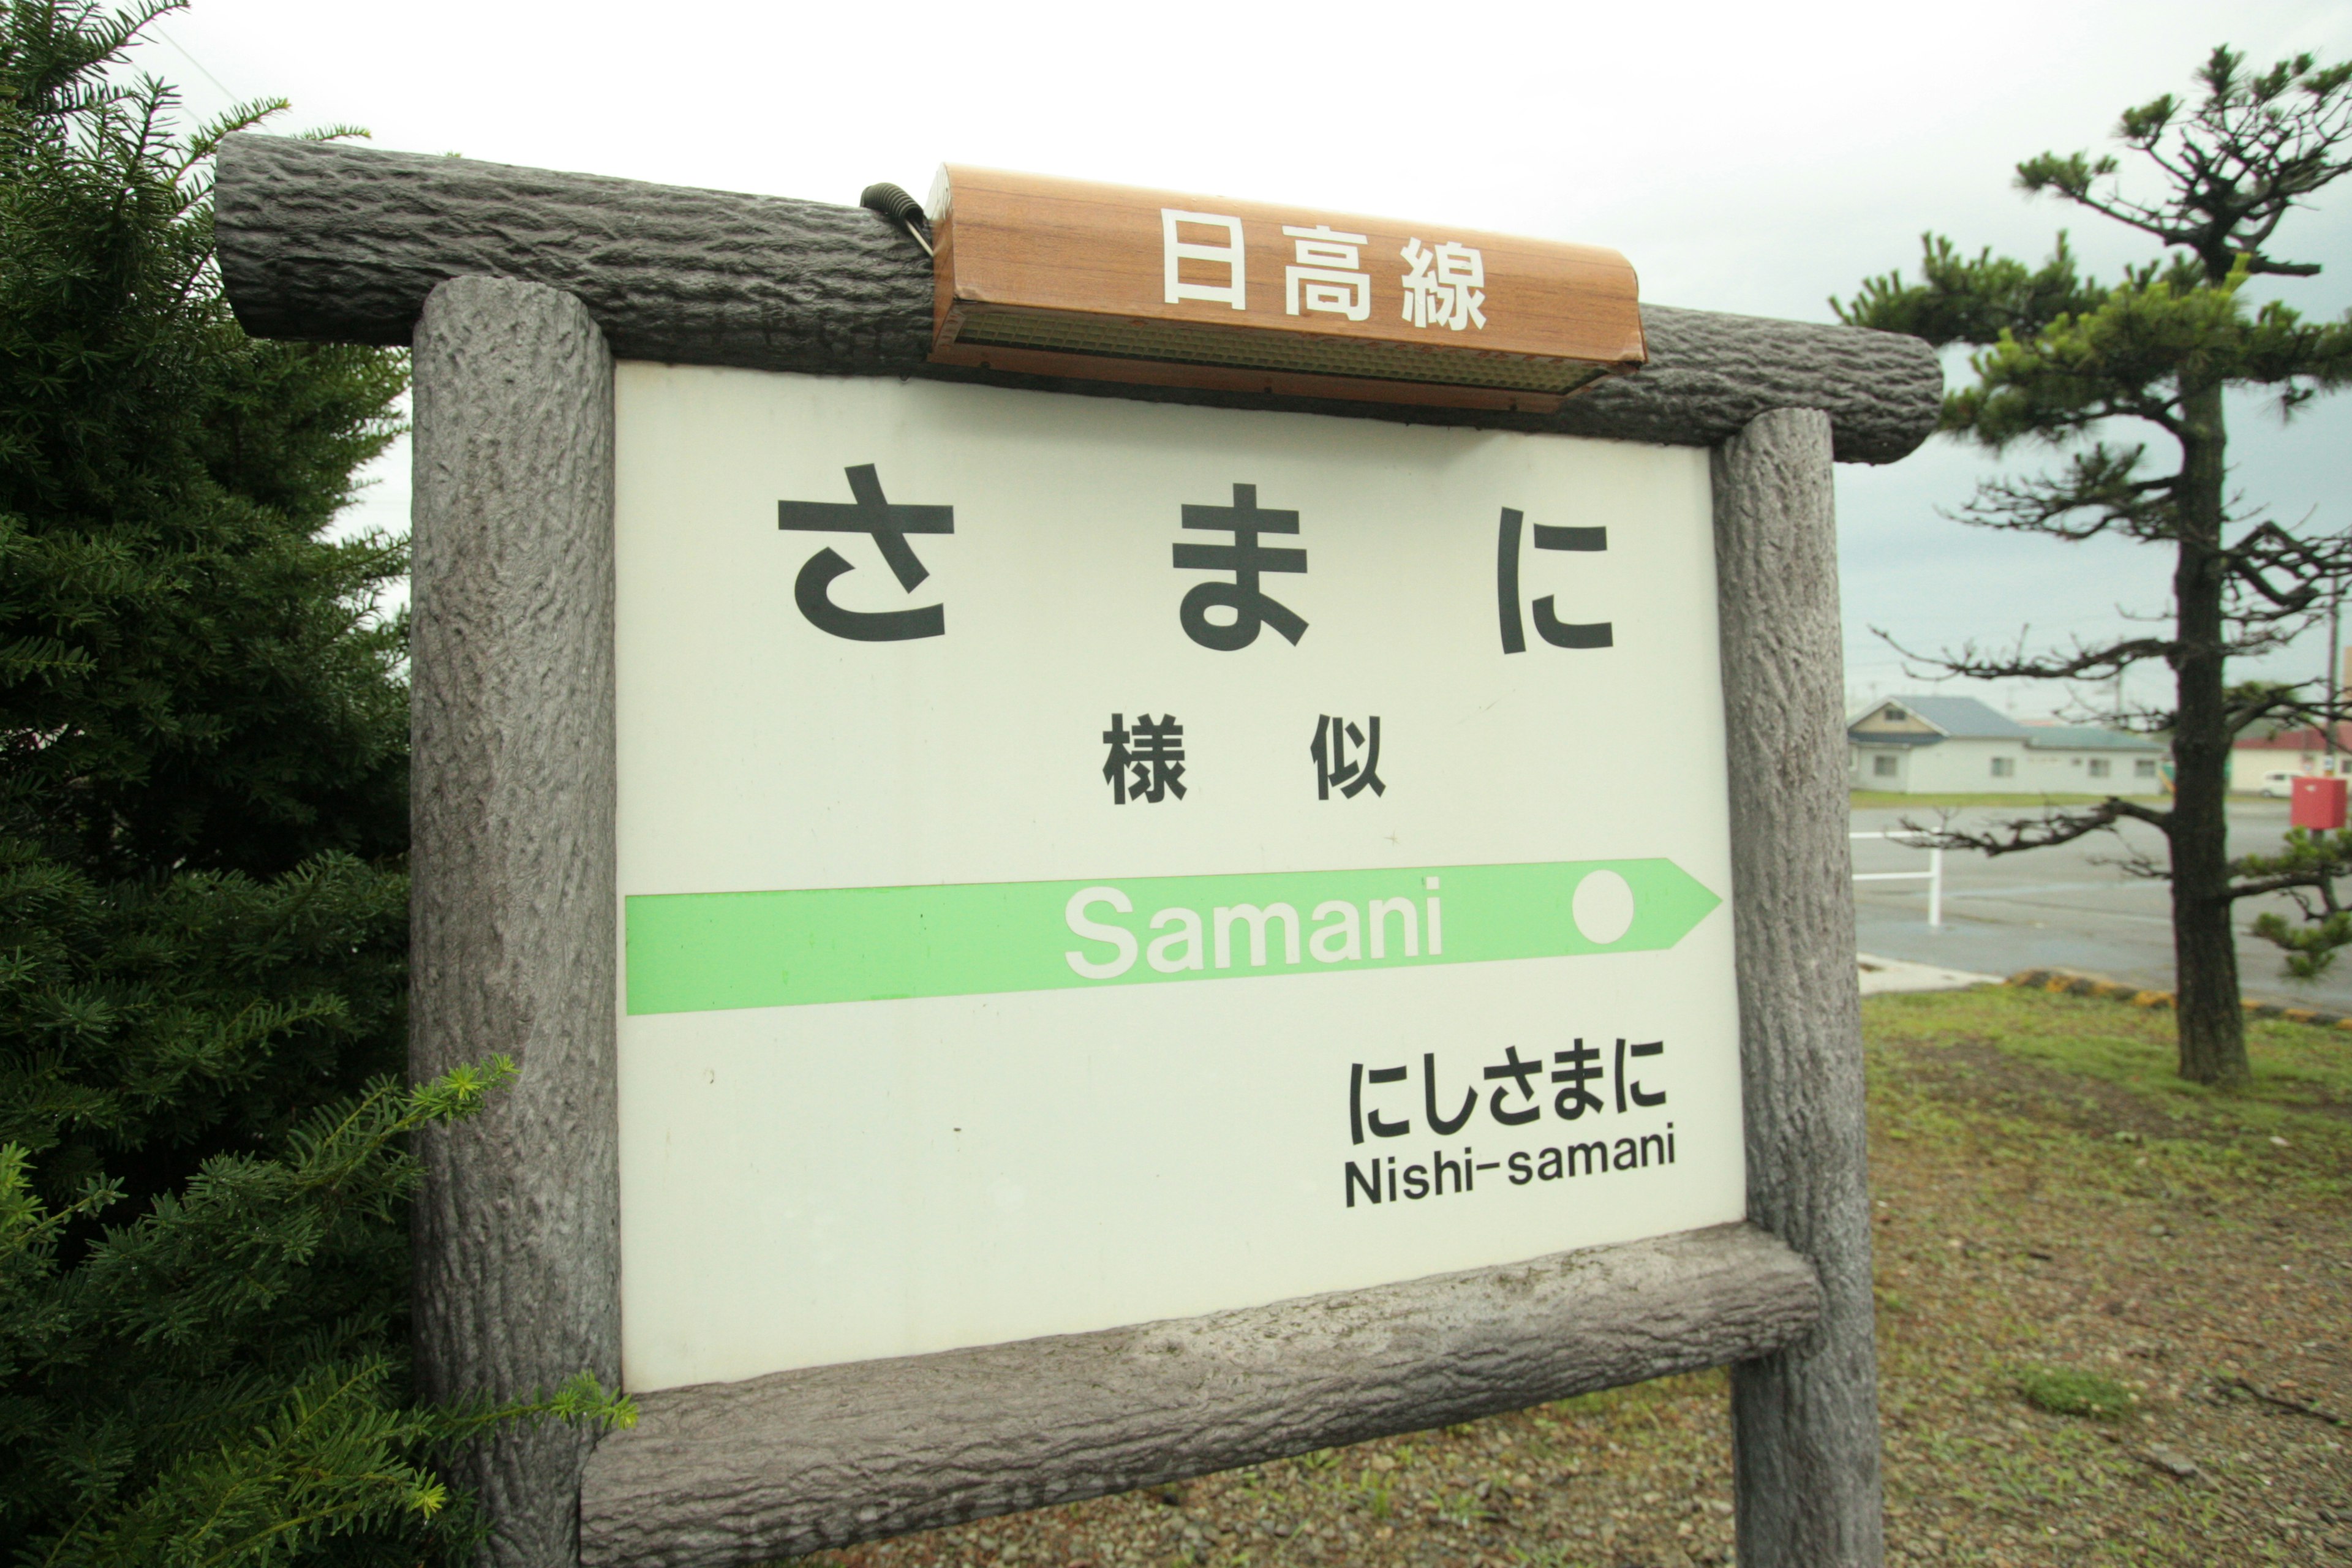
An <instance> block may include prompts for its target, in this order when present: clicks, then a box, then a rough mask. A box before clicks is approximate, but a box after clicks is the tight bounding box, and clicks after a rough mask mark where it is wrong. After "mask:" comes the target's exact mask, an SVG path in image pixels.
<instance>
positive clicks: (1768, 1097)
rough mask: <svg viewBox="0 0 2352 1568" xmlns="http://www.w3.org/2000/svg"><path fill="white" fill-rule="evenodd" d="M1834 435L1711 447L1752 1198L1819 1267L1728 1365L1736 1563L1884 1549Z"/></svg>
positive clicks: (1867, 1562) (1804, 418)
mask: <svg viewBox="0 0 2352 1568" xmlns="http://www.w3.org/2000/svg"><path fill="white" fill-rule="evenodd" d="M1830 440H1831V437H1830V419H1829V416H1827V415H1826V414H1822V413H1819V412H1816V411H1814V410H1811V409H1784V410H1779V411H1776V412H1773V413H1769V414H1765V415H1761V416H1758V417H1757V418H1755V419H1753V420H1751V421H1749V422H1748V426H1747V427H1746V428H1745V429H1744V430H1742V431H1741V432H1740V433H1739V434H1738V435H1737V436H1735V437H1732V438H1730V439H1729V440H1727V441H1725V442H1724V443H1723V444H1722V445H1721V446H1720V447H1717V448H1716V453H1715V459H1714V470H1715V474H1714V477H1715V540H1716V572H1717V595H1718V598H1719V603H1720V607H1721V615H1722V638H1723V644H1722V646H1723V687H1724V710H1725V711H1724V719H1725V730H1726V739H1727V742H1728V751H1729V756H1730V763H1731V845H1732V889H1733V891H1732V922H1733V931H1734V934H1735V938H1736V941H1737V944H1738V974H1739V1033H1740V1042H1741V1063H1742V1068H1741V1071H1742V1077H1743V1091H1744V1094H1745V1097H1746V1102H1747V1125H1748V1218H1749V1220H1750V1221H1751V1222H1752V1223H1754V1224H1756V1225H1759V1226H1762V1227H1763V1228H1764V1229H1766V1230H1768V1231H1769V1232H1771V1233H1772V1234H1773V1235H1775V1236H1777V1237H1780V1239H1781V1240H1783V1241H1785V1242H1787V1243H1788V1244H1789V1245H1790V1247H1793V1248H1795V1249H1796V1251H1797V1252H1798V1253H1799V1254H1801V1256H1803V1257H1804V1258H1807V1259H1809V1260H1810V1261H1811V1263H1812V1265H1813V1268H1814V1269H1815V1271H1816V1272H1817V1274H1818V1276H1819V1278H1820V1280H1821V1288H1822V1316H1821V1319H1820V1321H1819V1322H1818V1323H1817V1324H1816V1325H1815V1326H1814V1327H1813V1329H1812V1330H1811V1331H1810V1332H1809V1333H1807V1334H1805V1335H1803V1336H1802V1337H1801V1338H1800V1339H1798V1340H1797V1341H1795V1342H1793V1343H1791V1344H1790V1345H1789V1346H1788V1347H1787V1348H1785V1349H1782V1350H1778V1351H1775V1352H1772V1353H1771V1354H1769V1355H1766V1356H1761V1357H1759V1358H1757V1359H1755V1360H1752V1361H1746V1362H1742V1363H1738V1364H1737V1365H1736V1366H1734V1368H1733V1369H1732V1382H1731V1403H1732V1433H1733V1453H1734V1463H1735V1466H1736V1468H1737V1471H1738V1507H1739V1561H1740V1563H1741V1565H1742V1568H1877V1565H1878V1564H1879V1563H1880V1562H1881V1561H1882V1559H1883V1557H1884V1555H1885V1538H1884V1531H1883V1525H1882V1521H1881V1517H1880V1511H1879V1448H1878V1399H1877V1377H1878V1364H1877V1352H1876V1347H1875V1344H1874V1341H1873V1338H1872V1329H1873V1319H1872V1302H1871V1290H1870V1195H1869V1189H1868V1185H1867V1174H1868V1173H1867V1169H1866V1164H1865V1154H1864V1136H1863V1134H1864V1125H1863V1081H1862V1013H1861V1005H1862V1004H1861V996H1860V994H1859V992H1858V989H1857V986H1856V974H1855V972H1854V965H1853V954H1854V935H1853V891H1852V885H1851V883H1850V881H1849V874H1850V868H1851V862H1850V859H1849V856H1848V847H1847V840H1846V832H1847V820H1846V819H1847V799H1846V764H1845V741H1844V735H1843V726H1842V718H1843V714H1842V710H1843V652H1842V647H1841V641H1840V637H1839V624H1838V592H1837V533H1836V521H1835V516H1834V511H1833V508H1832V470H1831V467H1830V462H1831V451H1830Z"/></svg>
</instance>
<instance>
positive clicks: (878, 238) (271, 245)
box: [215, 132, 1943, 463]
mask: <svg viewBox="0 0 2352 1568" xmlns="http://www.w3.org/2000/svg"><path fill="white" fill-rule="evenodd" d="M215 229H216V234H217V243H218V246H219V250H220V262H221V276H222V279H223V280H224V282H225V283H226V288H227V291H228V299H229V303H230V305H231V306H232V307H233V308H234V309H235V310H236V316H237V320H238V321H241V322H243V323H244V325H245V328H246V330H247V331H249V332H252V333H254V334H255V335H257V336H259V337H268V338H296V339H304V340H309V341H313V342H358V343H387V344H390V343H406V342H408V340H409V334H410V332H411V331H413V330H414V329H415V325H416V318H417V315H418V313H419V312H420V311H422V310H423V309H424V307H425V296H426V295H427V294H429V293H431V292H432V290H433V288H434V286H435V285H436V284H437V283H440V282H441V281H443V280H444V279H449V278H458V277H468V276H488V277H496V278H512V279H522V280H525V281H528V282H533V283H543V284H547V285H549V286H551V287H553V288H557V289H566V290H568V291H569V292H571V293H572V294H575V295H577V296H578V297H579V298H580V300H582V302H583V303H584V304H585V305H586V306H587V307H588V311H589V313H590V315H592V316H593V317H594V318H595V320H596V321H597V323H598V324H599V325H600V326H601V327H603V329H604V335H605V338H606V341H607V342H609V343H610V344H611V346H612V350H613V353H614V354H615V355H616V356H618V357H619V358H622V359H639V360H656V361H662V362H666V363H683V364H719V365H736V366H741V367H744V368H747V369H752V370H785V371H801V372H804V373H809V374H833V375H901V376H925V377H929V378H933V379H937V380H945V381H969V382H982V383H988V384H996V385H1004V386H1024V387H1032V388H1040V389H1045V390H1052V391H1062V392H1084V393H1090V394H1096V395H1106V396H1115V397H1130V398H1143V399H1150V400H1157V401H1165V402H1176V403H1201V404H1212V405H1221V406H1225V407H1239V408H1284V409H1293V410H1300V411H1306V412H1311V413H1320V414H1334V415H1342V416H1351V417H1356V418H1386V419H1398V420H1409V421H1412V422H1413V423H1416V424H1444V425H1469V426H1482V427H1486V428H1491V429H1508V430H1531V431H1549V432H1554V433H1558V434H1562V435H1571V436H1593V437H1604V438H1607V439H1613V440H1626V441H1654V442H1661V443H1664V444H1667V445H1671V446H1692V447H1706V446H1713V445H1714V444H1716V443H1717V442H1718V441H1721V440H1723V439H1724V438H1725V437H1728V436H1730V435H1732V434H1734V433H1736V432H1737V431H1738V430H1739V429H1741V428H1742V427H1743V426H1746V425H1747V423H1748V420H1750V419H1752V418H1754V417H1755V416H1757V415H1759V414H1761V413H1764V412H1766V411H1768V410H1769V409H1774V408H1819V409H1822V411H1824V412H1825V413H1827V414H1828V415H1829V416H1830V420H1831V425H1832V430H1833V432H1834V440H1835V451H1836V456H1837V458H1838V459H1839V460H1840V461H1842V462H1861V463H1885V462H1892V461H1894V460H1895V458H1901V457H1903V456H1905V455H1906V454H1907V453H1909V452H1910V451H1912V450H1913V449H1914V448H1915V447H1917V446H1918V445H1919V443H1920V442H1922V441H1924V440H1926V439H1927V436H1928V435H1929V433H1930V432H1932V431H1933V430H1934V429H1935V426H1936V415H1937V405H1938V404H1939V401H1940V399H1941V395H1942V390H1943V372H1942V370H1941V368H1940V367H1939V366H1938V364H1937V361H1936V356H1935V354H1934V353H1933V352H1932V351H1930V350H1929V349H1928V347H1927V344H1925V343H1924V342H1920V341H1919V340H1918V339H1916V338H1910V337H1904V336H1900V335H1898V334H1895V333H1890V332H1875V331H1865V330H1864V329H1861V328H1857V327H1833V326H1816V325H1811V324H1808V323H1803V322H1797V321H1768V320H1765V319H1762V318H1760V317H1754V316H1727V315H1719V314H1717V313H1715V312H1712V311H1705V310H1674V309H1671V308H1668V307H1666V306H1662V305H1650V306H1645V307H1643V312H1642V314H1643V327H1644V329H1645V331H1646V332H1647V335H1648V338H1649V344H1650V363H1649V364H1648V366H1647V367H1646V368H1645V369H1643V371H1642V372H1641V373H1640V374H1634V375H1626V376H1615V377H1612V378H1611V379H1610V380H1609V381H1608V382H1607V383H1606V384H1601V385H1599V386H1595V387H1593V388H1592V389H1591V390H1590V391H1588V392H1584V393H1581V394H1580V395H1577V396H1574V397H1571V398H1570V399H1569V400H1568V402H1567V403H1566V404H1564V405H1562V406H1561V408H1560V409H1559V412H1558V413H1556V414H1549V415H1534V414H1510V413H1500V412H1495V411H1489V410H1474V409H1450V408H1432V407H1417V406H1414V407H1408V406H1396V405H1386V404H1377V403H1356V402H1343V401H1339V400H1333V399H1311V398H1296V397H1279V396H1274V395H1265V394H1253V393H1233V392H1215V391H1209V390H1205V389H1196V388H1179V387H1159V386H1134V385H1126V384H1112V383H1108V382H1093V381H1075V380H1063V379H1059V378H1053V377H1042V376H1024V375H1013V374H1003V373H1000V372H990V371H983V370H978V369H969V368H964V367H960V366H951V365H940V364H933V363H930V362H929V359H928V358H927V357H926V356H927V355H928V354H929V351H930V337H931V264H930V260H929V258H928V257H926V256H924V255H923V253H922V252H921V251H920V250H919V249H918V248H917V247H916V246H915V244H914V242H913V241H912V240H911V239H909V238H908V237H907V236H906V235H905V234H903V233H901V232H900V231H899V230H898V228H897V227H896V226H894V225H892V224H891V223H889V222H888V221H887V220H886V219H884V218H882V217H881V216H878V215H877V214H875V213H871V212H868V211H866V209H865V208H863V207H839V206H831V205H825V204H823V203H818V202H804V201H794V200H791V199H788V198H785V197H781V196H754V195H738V194H736V193H733V192H729V191H705V190H695V189H691V188H688V187H686V186H680V185H656V184H646V183H645V182H643V181H638V180H616V179H610V178H605V177H604V176H600V175H593V174H560V173H556V172H554V171H551V170H546V169H525V168H517V167H514V166H512V165H509V164H504V163H477V162H474V161H473V160H470V159H465V158H454V157H432V156H427V155H424V154H419V153H385V152H379V151H376V150H374V149H372V148H364V147H350V146H342V145H337V144H332V143H325V142H302V141H297V140H294V139H291V138H288V137H280V136H259V135H255V134H252V133H250V132H247V133H243V134H239V135H236V136H231V137H229V138H228V139H227V140H226V141H225V142H223V143H222V144H221V150H220V162H219V179H218V184H217V188H216V193H215Z"/></svg>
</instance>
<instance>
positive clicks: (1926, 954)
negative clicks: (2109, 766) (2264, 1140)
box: [1853, 800, 2352, 1013]
mask: <svg viewBox="0 0 2352 1568" xmlns="http://www.w3.org/2000/svg"><path fill="white" fill-rule="evenodd" d="M2026 809H2028V810H2030V809H2032V808H2031V807H2030V806H2028V807H2027V808H2026ZM1945 815H1946V814H1945V813H1942V812H1938V811H1935V810H1923V809H1918V808H1912V809H1909V810H1906V809H1904V808H1899V807H1893V808H1890V807H1872V808H1868V809H1864V810H1857V811H1856V812H1855V813H1854V814H1853V831H1855V832H1857V833H1879V832H1889V831H1894V830H1896V829H1897V828H1898V827H1899V826H1900V824H1901V822H1902V820H1903V819H1904V818H1905V817H1906V816H1909V817H1911V818H1912V819H1914V820H1916V821H1925V822H1929V823H1933V822H1935V821H1937V820H1938V819H1939V818H1941V817H1942V816H1945ZM2011 815H2016V813H2015V812H2014V811H1989V810H1982V809H1976V808H1970V809H1968V810H1964V811H1957V812H1952V813H1950V814H1949V816H1950V817H1951V818H1952V820H1953V821H1954V822H1955V823H1956V824H1958V826H1961V827H1963V828H1970V827H1975V826H1981V825H1984V824H1988V823H1991V822H1995V821H1999V820H2000V819H2001V818H2002V817H2003V816H2011ZM2286 826H2287V821H2286V802H2284V801H2267V800H2265V801H2248V802H2243V803H2233V804H2232V805H2231V807H2230V848H2231V853H2232V854H2245V853H2249V852H2254V853H2259V852H2261V851H2262V850H2263V849H2266V848H2270V847H2274V846H2276V845H2277V844H2278V843H2279V841H2280V838H2281V837H2282V836H2283V835H2284V833H2285V831H2286ZM2119 834H2120V841H2119V837H2118V835H2117V834H2107V833H2099V834H2093V835H2092V836H2090V837H2087V838H2081V839H2077V840H2075V841H2074V843H2072V844H2067V845H2062V846H2060V847H2057V848H2054V849H2036V850H2032V851H2031V852H2028V853H2022V854H2016V855H2004V856H2001V857H2000V858H1987V857H1985V856H1982V855H1978V854H1973V853H1966V852H1960V851H1947V852H1946V854H1945V856H1944V906H1943V915H1944V923H1943V925H1942V926H1941V927H1940V928H1931V927H1930V926H1929V925H1928V924H1927V883H1926V882H1924V881H1903V882H1858V883H1856V884H1855V885H1854V914H1855V923H1856V927H1857V931H1856V934H1857V937H1858V939H1859V940H1858V942H1857V943H1856V945H1857V946H1858V947H1859V948H1860V949H1861V950H1862V951H1863V952H1866V953H1874V954H1881V955H1884V956H1885V957H1888V958H1896V959H1904V960H1907V961H1909V962H1910V963H1929V964H1937V965H1940V966H1942V967H1945V968H1948V969H1963V970H1974V971H1978V972H1980V973H1990V974H2013V973H2016V972H2017V971H2019V970H2021V969H2037V968H2056V969H2074V970H2080V971H2082V972H2083V973H2088V974H2096V975H2100V976H2103V977H2105V978H2106V979H2110V980H2120V981H2125V982H2128V983H2130V984H2136V985H2141V986H2146V987H2148V988H2151V989H2156V990H2170V989H2171V988H2172V918H2171V914H2170V912H2169V911H2170V897H2171V889H2170V888H2169V887H2168V885H2167V884H2165V883H2163V882H2161V881H2148V880H2145V879H2139V878H2136V877H2132V876H2129V875H2127V874H2126V872H2125V871H2123V870H2122V869H2121V868H2120V867H2119V866H2118V865H2117V864H2116V862H2118V861H2120V860H2122V859H2124V858H2126V857H2127V856H2128V855H2129V854H2130V852H2131V851H2132V850H2134V849H2144V850H2146V851H2147V852H2148V853H2150V854H2152V855H2154V856H2156V857H2157V858H2158V860H2159V861H2161V859H2162V858H2163V847H2164V839H2163V837H2162V836H2161V835H2160V834H2158V832H2157V831H2156V830H2155V829H2154V828H2152V827H2149V826H2146V825H2145V824H2141V823H2126V824H2123V825H2122V826H2121V827H2120V829H2119ZM1853 868H1854V869H1855V870H1856V871H1857V872H1866V871H1919V870H1925V869H1926V868H1927V853H1926V852H1925V851H1923V850H1917V849H1911V848H1906V847H1903V846H1902V845H1899V844H1895V843H1893V842H1887V841H1881V840H1874V839H1864V840H1861V841H1858V842H1856V843H1855V844H1854V846H1853ZM2266 909H2277V910H2281V911H2283V912H2284V913H2286V914H2287V915H2288V916H2289V917H2290V918H2293V917H2294V906H2293V905H2292V904H2291V903H2289V902H2288V901H2287V900H2284V899H2283V898H2276V897H2273V898H2269V899H2263V900H2242V901H2241V902H2240V903H2239V905H2238V906H2237V911H2236V912H2237V921H2236V923H2237V925H2238V928H2239V938H2238V969H2239V976H2240V986H2241V989H2242V991H2243V993H2244V994H2245V995H2247V996H2248V997H2250V998H2258V999H2261V1000H2263V1001H2269V1002H2281V1003H2284V1004H2287V1005H2291V1006H2302V1007H2321V1008H2326V1009H2328V1010H2329V1011H2333V1012H2343V1013H2352V949H2347V950H2346V952H2344V953H2343V955H2341V956H2340V957H2339V958H2338V960H2337V963H2336V968H2335V970H2333V971H2332V972H2330V973H2328V974H2327V975H2326V978H2324V979H2322V980H2320V981H2318V982H2317V983H2315V984H2303V983H2301V982H2297V981H2294V980H2290V979H2288V978H2286V976H2285V974H2284V972H2283V966H2282V963H2281V959H2282V957H2283V955H2282V954H2281V952H2279V950H2278V949H2277V948H2275V947H2273V946H2272V945H2271V944H2270V943H2268V942H2263V941H2262V940H2261V939H2260V938H2258V937H2256V936H2254V935H2253V934H2252V929H2251V928H2252V924H2253V921H2254V917H2255V916H2256V915H2257V914H2259V913H2260V912H2262V911H2263V910H2266Z"/></svg>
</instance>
